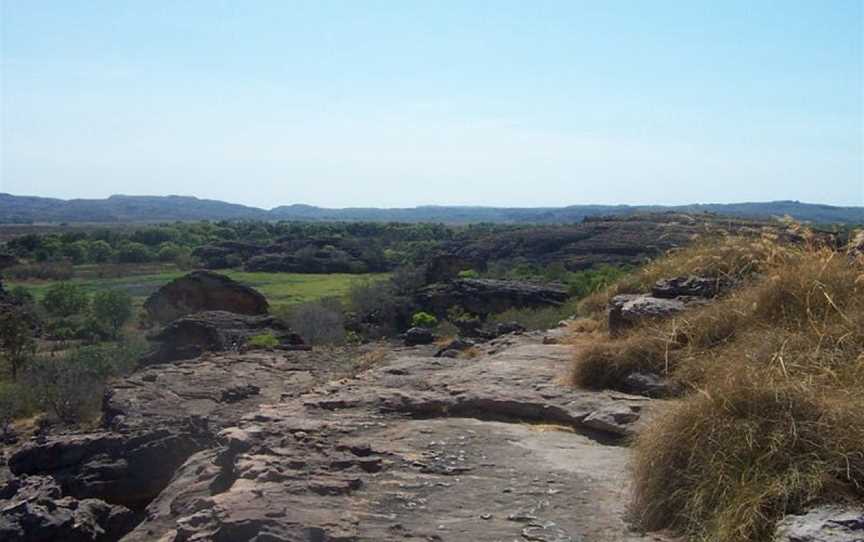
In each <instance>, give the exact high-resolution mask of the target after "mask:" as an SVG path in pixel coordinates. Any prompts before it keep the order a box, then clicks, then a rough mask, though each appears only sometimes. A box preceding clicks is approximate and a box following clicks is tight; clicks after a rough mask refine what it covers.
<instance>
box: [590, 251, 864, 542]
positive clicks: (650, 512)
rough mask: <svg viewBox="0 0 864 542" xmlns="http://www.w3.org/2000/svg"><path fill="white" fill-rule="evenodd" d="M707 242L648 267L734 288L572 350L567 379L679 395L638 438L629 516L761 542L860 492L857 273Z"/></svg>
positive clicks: (862, 273)
mask: <svg viewBox="0 0 864 542" xmlns="http://www.w3.org/2000/svg"><path fill="white" fill-rule="evenodd" d="M710 248H711V247H710V245H700V246H698V247H696V248H695V249H694V250H695V252H690V253H689V254H690V256H689V257H685V255H686V254H688V252H687V251H686V250H684V251H680V252H678V253H675V254H672V255H670V256H669V257H667V258H664V259H661V260H658V261H657V262H655V263H654V264H651V265H650V266H649V268H651V269H654V270H658V269H660V270H662V272H663V273H664V274H667V275H679V274H689V273H690V272H694V273H695V272H698V273H700V274H714V275H715V276H717V274H718V273H719V274H725V275H729V276H732V277H733V278H734V280H736V281H737V283H738V287H737V288H736V289H735V290H734V291H733V292H731V293H730V294H728V295H726V296H725V297H723V298H722V299H719V300H716V301H715V302H714V303H712V304H710V305H708V306H705V307H702V308H699V309H695V310H691V311H688V312H685V313H683V314H682V315H680V316H679V317H676V318H674V319H670V320H668V321H665V322H653V323H647V324H644V325H642V326H639V327H637V328H635V329H634V330H632V331H631V332H630V333H628V334H627V335H626V336H624V337H623V338H621V339H618V340H613V339H608V340H606V341H603V342H600V343H599V344H595V345H593V346H590V347H587V348H583V349H580V353H579V354H578V355H577V359H576V363H575V365H574V379H575V380H576V382H577V383H578V384H581V385H584V386H588V387H594V388H604V387H612V388H615V387H620V386H621V383H622V381H623V379H624V378H625V377H626V376H627V375H629V374H630V373H632V372H633V371H637V370H646V371H651V372H654V373H657V374H661V375H665V376H667V377H668V378H670V379H671V380H672V381H673V382H675V383H677V384H678V386H677V387H676V389H677V390H679V393H683V394H685V398H684V399H683V400H682V401H681V403H680V404H679V405H678V406H676V407H673V408H672V409H671V410H670V411H668V412H667V413H666V414H665V415H664V416H662V417H661V418H660V419H659V420H657V421H656V422H655V423H653V424H652V425H649V426H648V427H647V428H646V429H644V430H643V432H642V433H641V434H640V436H639V437H638V439H637V441H636V443H635V448H634V476H635V496H634V500H635V502H634V506H633V509H634V511H636V513H637V514H638V518H637V519H638V520H639V521H640V523H641V525H642V526H643V527H644V528H646V529H649V530H654V529H664V528H673V529H675V530H678V531H681V532H683V533H685V534H687V535H688V536H689V537H691V538H692V539H698V540H705V541H717V542H743V541H749V540H753V541H767V540H769V539H770V537H771V531H772V529H773V524H774V522H775V520H777V519H778V518H779V517H781V516H783V515H784V514H787V513H794V512H798V511H801V510H803V509H805V508H807V507H808V506H811V505H813V504H814V503H817V502H824V501H829V502H830V501H837V500H843V499H846V498H856V499H861V498H864V426H862V425H861V424H860V421H856V420H860V419H861V416H862V415H864V397H862V396H861V394H860V389H861V387H862V385H864V365H862V363H861V361H862V359H864V358H862V352H864V267H862V263H861V262H860V261H856V260H853V259H852V258H850V257H847V256H846V255H845V254H842V253H841V252H837V251H834V250H832V249H830V248H826V247H821V246H818V245H806V246H792V245H783V244H780V243H778V242H776V241H775V240H772V239H770V238H768V239H762V240H759V241H752V240H747V241H746V242H745V241H742V240H734V239H724V240H721V241H718V245H717V249H716V251H715V253H716V254H717V255H718V257H717V258H715V257H714V256H711V250H710ZM738 250H740V252H736V251H738ZM718 258H719V259H718ZM757 271H758V272H757ZM654 272H655V271H652V272H651V273H654ZM648 276H650V279H653V275H646V276H643V277H642V278H641V279H639V280H645V281H646V282H648V281H649V280H650V279H649V278H647V277H648ZM631 281H632V277H628V278H626V279H624V281H623V282H624V284H623V285H622V284H620V283H619V284H618V285H615V286H614V287H613V288H619V289H620V288H630V287H632V285H633V283H632V282H631Z"/></svg>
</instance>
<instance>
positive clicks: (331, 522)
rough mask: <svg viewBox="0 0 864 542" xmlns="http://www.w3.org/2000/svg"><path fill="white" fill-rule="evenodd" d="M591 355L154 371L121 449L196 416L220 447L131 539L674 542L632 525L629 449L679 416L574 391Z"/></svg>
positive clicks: (164, 493)
mask: <svg viewBox="0 0 864 542" xmlns="http://www.w3.org/2000/svg"><path fill="white" fill-rule="evenodd" d="M573 348H574V347H573V346H568V345H561V344H543V336H542V335H539V334H527V335H524V336H507V337H503V338H500V339H497V340H495V341H492V342H490V343H486V344H484V345H481V346H479V347H477V350H478V351H479V355H477V356H476V357H473V358H470V359H469V358H467V357H459V358H435V357H433V354H434V353H435V351H436V349H437V347H436V346H435V345H429V346H426V347H417V348H398V347H387V348H386V349H385V348H378V349H372V348H369V347H366V348H365V350H364V349H351V348H345V349H340V350H334V351H330V352H329V353H322V352H255V353H247V354H220V355H213V356H205V357H203V358H197V359H194V360H188V361H185V362H182V363H176V364H166V365H159V366H152V367H149V368H147V369H146V370H144V371H142V372H139V373H136V374H135V375H133V376H132V377H130V378H128V379H126V380H124V381H122V382H120V383H119V384H118V385H117V386H115V388H114V394H113V396H112V398H111V400H110V401H109V402H108V403H107V405H108V411H109V413H112V414H111V415H109V416H107V418H108V419H109V420H110V422H111V423H110V424H109V427H108V428H107V431H108V434H110V435H112V437H111V438H119V439H122V438H124V435H140V434H141V433H142V432H144V431H147V430H148V428H150V429H149V430H151V431H152V430H154V429H155V427H175V428H176V429H175V431H177V432H179V433H183V431H186V430H185V429H182V428H183V427H185V426H186V425H189V422H188V420H189V419H190V418H191V419H198V420H202V419H203V420H205V421H206V423H204V424H197V425H196V424H192V425H194V426H195V427H197V428H198V429H197V431H204V432H205V433H206V434H207V435H209V438H197V439H193V441H194V442H195V443H198V446H197V447H196V448H195V449H190V451H189V453H188V455H187V457H186V458H185V460H184V461H183V462H182V464H180V465H179V466H178V467H176V468H174V470H173V473H172V477H171V479H170V481H169V482H168V483H167V485H165V486H164V488H162V489H161V490H160V491H159V492H158V494H155V495H154V496H153V498H152V500H151V501H150V502H149V503H148V504H147V505H146V506H145V507H143V508H141V509H139V510H140V511H139V517H140V518H141V519H142V520H141V521H140V523H137V525H136V526H134V529H133V530H131V532H129V534H127V535H126V536H125V537H124V538H123V539H124V540H130V541H143V540H164V541H181V540H231V541H234V540H258V541H263V540H286V541H294V540H297V541H301V540H302V541H330V540H346V541H347V540H369V541H371V540H442V541H443V540H453V541H467V540H472V541H474V540H476V541H487V540H488V541H496V540H501V541H508V542H509V541H513V540H518V541H556V542H564V541H579V540H584V541H613V540H614V541H621V540H623V541H637V540H663V538H662V537H660V536H659V535H643V534H640V533H635V532H632V531H630V530H629V528H628V526H627V524H626V514H627V510H626V508H627V503H628V491H629V489H628V482H627V475H626V468H627V461H628V454H629V451H628V449H627V448H626V447H625V446H624V445H623V444H624V442H625V440H626V437H627V436H628V435H631V434H632V433H633V432H634V431H636V430H638V428H639V426H640V424H641V423H644V420H645V419H646V417H648V416H649V415H650V412H651V411H652V410H653V407H652V405H659V404H661V403H660V402H659V401H656V400H649V399H645V398H642V397H634V396H629V395H624V394H620V393H608V392H587V391H580V390H574V389H572V388H570V387H568V386H566V385H565V379H566V375H567V371H568V370H569V366H570V361H571V359H572V356H573ZM316 356H317V357H316ZM321 356H324V358H325V361H324V362H322V359H321ZM327 356H331V357H330V358H327ZM326 359H329V360H330V362H329V363H328V362H326ZM370 360H371V361H370ZM179 420H185V422H184V423H180V422H179ZM184 424H185V425H184ZM154 426H155V427H154ZM202 427H203V429H202ZM57 438H58V439H61V440H62V439H67V440H68V439H69V438H70V437H68V436H66V437H57ZM102 438H104V437H102ZM51 445H52V443H51V442H50V439H49V442H42V443H41V444H40V443H30V444H29V445H28V447H29V448H28V449H29V450H30V452H29V454H30V456H31V459H32V458H37V457H39V453H38V450H39V449H42V450H43V452H42V453H43V455H44V454H45V452H44V450H45V447H47V446H51ZM53 445H54V446H59V447H60V448H62V446H63V444H62V442H60V443H58V442H54V443H53ZM25 448H26V447H25ZM52 452H56V450H54V449H52ZM49 455H50V454H49ZM61 455H62V454H61ZM66 455H67V456H68V455H69V454H68V453H67V454H66ZM79 455H82V454H81V453H80V452H79V453H76V454H73V456H74V457H73V459H74V460H77V461H79V462H80V464H81V465H82V467H81V468H82V469H84V467H83V466H84V465H86V464H87V463H88V461H89V462H90V463H91V464H92V460H88V459H87V458H86V457H83V458H80V457H78V456H79ZM83 455H86V454H83ZM26 457H27V456H26V454H25V458H26ZM21 460H22V458H21V457H19V461H21ZM30 462H31V463H33V464H35V463H37V462H36V461H32V460H31V461H30ZM70 462H71V463H74V461H72V460H67V461H66V462H65V463H64V465H63V472H64V476H66V477H70V476H71V477H73V478H74V476H75V469H76V468H77V467H76V466H75V465H74V464H70ZM31 470H33V471H34V472H32V473H31V474H48V475H50V474H51V472H42V471H40V470H39V469H38V468H33V469H31ZM45 470H48V471H50V468H49V467H48V466H46V469H45ZM85 470H87V469H85ZM94 472H96V473H97V474H94ZM87 473H88V475H89V476H90V477H91V478H89V479H88V481H89V482H90V484H91V486H92V487H99V485H98V484H95V483H94V480H93V479H92V477H93V476H97V475H98V471H95V470H94V469H93V468H92V466H91V468H89V470H87ZM86 496H87V497H88V498H94V497H98V495H93V494H92V493H87V495H86ZM109 502H110V500H109Z"/></svg>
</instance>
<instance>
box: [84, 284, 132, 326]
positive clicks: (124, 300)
mask: <svg viewBox="0 0 864 542" xmlns="http://www.w3.org/2000/svg"><path fill="white" fill-rule="evenodd" d="M93 316H94V317H95V318H96V320H97V321H98V322H100V323H102V324H103V325H105V326H106V327H107V328H108V330H110V332H111V336H112V337H113V338H117V336H118V335H119V334H120V330H121V329H122V328H123V324H125V323H126V322H128V321H129V319H130V318H132V298H131V297H129V294H127V293H126V292H124V291H122V290H107V291H104V292H99V293H98V294H96V295H95V296H94V297H93Z"/></svg>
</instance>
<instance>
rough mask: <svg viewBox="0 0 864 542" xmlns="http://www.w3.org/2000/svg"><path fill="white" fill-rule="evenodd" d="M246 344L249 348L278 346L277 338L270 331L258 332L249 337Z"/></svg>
mask: <svg viewBox="0 0 864 542" xmlns="http://www.w3.org/2000/svg"><path fill="white" fill-rule="evenodd" d="M246 345H247V346H248V347H249V348H276V347H277V346H279V339H277V338H276V336H275V335H273V334H272V333H259V334H258V335H253V336H252V337H249V340H248V341H246Z"/></svg>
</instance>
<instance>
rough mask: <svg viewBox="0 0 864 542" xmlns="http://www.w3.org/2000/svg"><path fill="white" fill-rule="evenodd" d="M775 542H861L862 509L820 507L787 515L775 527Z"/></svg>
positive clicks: (863, 539) (862, 536)
mask: <svg viewBox="0 0 864 542" xmlns="http://www.w3.org/2000/svg"><path fill="white" fill-rule="evenodd" d="M774 541H775V542H862V541H864V509H861V508H853V507H844V506H822V507H819V508H815V509H813V510H810V511H809V512H807V513H806V514H803V515H800V516H786V517H785V518H783V519H782V520H781V521H780V522H779V523H778V525H777V531H776V533H775V535H774Z"/></svg>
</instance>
